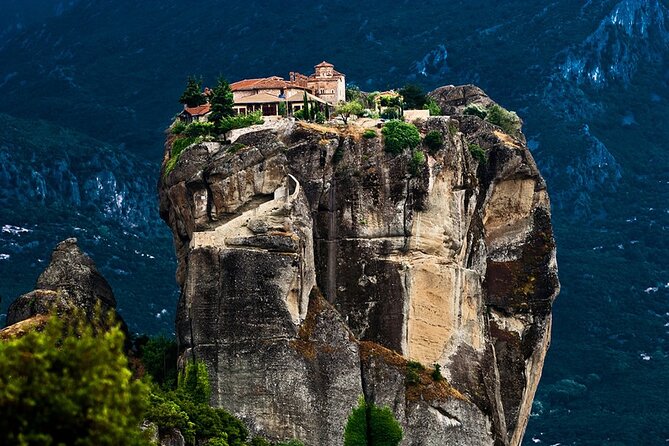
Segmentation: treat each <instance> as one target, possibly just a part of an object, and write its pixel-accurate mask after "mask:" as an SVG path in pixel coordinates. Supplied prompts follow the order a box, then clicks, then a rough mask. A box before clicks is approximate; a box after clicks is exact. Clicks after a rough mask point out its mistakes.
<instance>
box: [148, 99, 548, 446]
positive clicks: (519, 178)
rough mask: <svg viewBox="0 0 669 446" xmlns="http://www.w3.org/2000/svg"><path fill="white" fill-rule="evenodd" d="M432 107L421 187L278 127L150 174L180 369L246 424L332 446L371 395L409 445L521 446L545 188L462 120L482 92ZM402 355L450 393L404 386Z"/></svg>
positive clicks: (311, 135)
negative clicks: (429, 150) (437, 368)
mask: <svg viewBox="0 0 669 446" xmlns="http://www.w3.org/2000/svg"><path fill="white" fill-rule="evenodd" d="M474 93H475V94H474ZM433 96H434V97H435V99H436V100H437V101H438V102H439V103H440V105H441V107H442V109H443V110H444V111H445V112H448V113H449V116H443V117H432V118H429V119H428V120H427V121H424V122H421V123H419V128H420V130H421V131H422V132H424V133H426V132H427V131H430V130H438V131H440V132H441V133H442V134H443V135H444V139H445V142H444V145H443V147H442V148H441V149H440V150H438V151H436V152H435V153H433V154H430V155H429V156H428V160H427V164H426V165H425V166H423V167H422V168H421V169H419V170H420V171H419V172H418V173H417V174H416V173H415V172H414V174H413V175H412V174H410V173H409V168H408V163H409V155H408V154H405V155H400V156H392V155H390V154H387V153H386V152H385V151H384V148H383V142H382V139H381V137H380V132H379V137H377V138H372V139H365V138H363V137H362V136H361V134H362V129H360V128H357V127H355V126H349V127H347V128H339V129H337V128H332V127H325V126H318V125H312V124H303V123H295V122H293V121H290V120H283V121H280V122H279V123H275V124H272V125H265V126H261V127H255V128H250V129H244V130H242V131H236V133H235V134H233V135H231V136H230V139H231V141H229V142H227V143H217V142H210V143H202V144H200V145H197V146H193V147H191V148H189V149H188V150H187V151H185V152H184V153H183V154H182V156H181V158H180V160H179V162H178V163H177V166H176V168H175V169H174V170H173V171H172V172H170V173H169V174H167V175H163V176H161V182H160V185H159V191H160V200H161V216H162V217H163V219H164V220H165V221H166V222H167V223H168V224H169V226H170V227H171V228H172V231H173V234H174V241H175V247H176V251H177V256H178V260H179V266H178V270H177V281H178V282H179V283H180V285H181V287H182V295H181V298H180V302H179V310H178V316H177V333H178V338H179V344H180V347H181V351H182V356H181V358H182V360H185V359H187V358H192V357H195V358H197V359H200V360H204V361H205V362H206V363H207V364H208V366H209V370H210V372H211V381H212V389H213V390H214V391H213V396H212V400H213V403H215V404H217V405H220V406H223V407H226V408H227V409H229V410H231V411H232V412H234V413H235V414H236V415H238V416H240V417H241V418H242V419H244V420H245V421H246V422H247V423H248V424H249V425H250V427H251V429H252V430H254V431H256V432H259V433H262V434H264V435H266V436H268V437H270V438H274V439H281V438H289V437H297V438H300V439H301V440H303V441H304V442H305V444H307V445H339V444H341V442H342V436H343V430H344V425H345V423H346V418H347V416H348V414H349V413H350V410H351V408H352V407H354V406H355V405H356V404H357V400H358V397H359V396H360V395H364V396H365V398H367V400H368V401H371V402H374V403H375V404H378V405H384V406H386V405H387V406H389V407H390V408H391V409H392V410H393V412H394V413H395V416H396V417H397V418H398V420H399V421H400V422H401V423H402V425H403V428H404V432H405V439H404V440H403V444H406V445H419V444H420V445H442V444H446V443H448V444H456V445H457V444H462V445H465V444H499V445H506V444H513V445H516V444H519V443H520V441H521V439H522V435H523V432H524V430H525V426H526V423H527V419H528V416H529V411H530V407H531V403H532V399H533V396H534V391H535V389H536V386H537V384H538V380H539V377H540V374H541V368H542V365H543V360H544V356H545V353H546V350H547V347H548V343H549V339H550V318H551V313H550V310H551V304H552V301H553V300H554V298H555V296H556V295H557V293H558V290H559V283H558V279H557V266H556V263H555V244H554V241H553V236H552V228H551V223H550V205H549V200H548V195H547V193H546V188H545V183H544V181H543V179H542V178H541V175H540V174H539V172H538V170H537V167H536V165H535V163H534V160H533V159H532V157H531V155H530V153H529V151H528V150H527V148H526V147H525V144H524V141H523V140H521V139H516V138H512V137H510V136H509V135H506V134H504V133H503V132H502V131H501V130H500V129H498V128H497V127H495V126H493V125H491V124H489V123H486V122H484V121H482V120H480V119H478V118H476V117H472V116H463V115H461V114H459V113H460V111H461V110H462V108H463V107H464V106H465V105H466V104H467V103H468V102H472V101H477V102H481V103H483V104H489V103H491V101H490V99H489V98H487V96H485V94H484V93H483V92H482V91H480V90H479V89H476V88H475V87H472V86H465V87H443V88H442V89H440V90H437V91H435V92H433ZM486 101H489V102H486ZM232 143H235V144H234V145H233V144H232ZM470 143H477V144H479V145H480V146H482V147H483V148H484V149H485V150H486V154H487V162H485V163H479V162H477V161H476V160H475V159H474V158H473V157H472V156H471V154H470V152H469V150H468V144H470ZM167 153H168V152H166V158H167V156H168V155H167ZM407 360H414V361H419V362H421V363H422V364H424V365H425V366H426V367H428V368H431V367H432V366H433V364H440V365H441V366H442V373H443V374H444V376H445V378H446V382H443V381H441V382H434V381H432V380H431V379H430V378H429V373H428V375H426V376H425V377H422V378H421V382H420V383H418V384H409V383H408V382H407V379H406V363H407ZM426 373H427V372H426Z"/></svg>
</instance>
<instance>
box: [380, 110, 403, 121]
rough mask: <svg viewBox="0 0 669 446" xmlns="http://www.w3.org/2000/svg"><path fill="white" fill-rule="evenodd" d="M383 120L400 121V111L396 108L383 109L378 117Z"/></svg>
mask: <svg viewBox="0 0 669 446" xmlns="http://www.w3.org/2000/svg"><path fill="white" fill-rule="evenodd" d="M379 116H381V117H382V118H383V119H400V109H399V108H397V107H388V108H385V109H384V110H383V111H382V112H381V113H380V115H379Z"/></svg>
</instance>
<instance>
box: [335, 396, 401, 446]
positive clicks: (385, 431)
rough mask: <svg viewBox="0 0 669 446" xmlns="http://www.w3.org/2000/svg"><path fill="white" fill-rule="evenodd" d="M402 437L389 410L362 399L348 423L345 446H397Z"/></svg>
mask: <svg viewBox="0 0 669 446" xmlns="http://www.w3.org/2000/svg"><path fill="white" fill-rule="evenodd" d="M402 436H403V434H402V428H401V426H400V424H399V423H398V422H397V420H396V419H395V416H394V415H393V413H392V412H391V411H390V409H389V408H387V407H383V408H381V407H377V406H376V405H374V404H372V403H367V402H365V400H364V399H363V398H360V402H359V404H358V407H356V408H354V409H353V411H352V412H351V414H350V415H349V417H348V421H347V422H346V427H345V429H344V446H367V445H374V446H397V445H398V444H399V443H400V441H402Z"/></svg>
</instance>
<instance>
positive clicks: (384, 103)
mask: <svg viewBox="0 0 669 446" xmlns="http://www.w3.org/2000/svg"><path fill="white" fill-rule="evenodd" d="M378 98H379V99H378V100H379V105H381V107H397V108H401V107H402V97H401V96H396V95H392V94H382V95H380V96H378Z"/></svg>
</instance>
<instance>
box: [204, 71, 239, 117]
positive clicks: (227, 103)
mask: <svg viewBox="0 0 669 446" xmlns="http://www.w3.org/2000/svg"><path fill="white" fill-rule="evenodd" d="M209 103H210V104H211V114H210V115H209V121H211V122H213V123H214V124H218V123H219V122H220V121H221V119H223V118H225V117H227V116H232V115H233V114H234V111H233V106H234V105H235V101H234V99H233V96H232V90H230V84H228V82H227V81H226V80H225V79H224V78H223V77H219V78H218V80H217V82H216V87H214V90H213V91H212V95H211V98H210V99H209Z"/></svg>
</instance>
